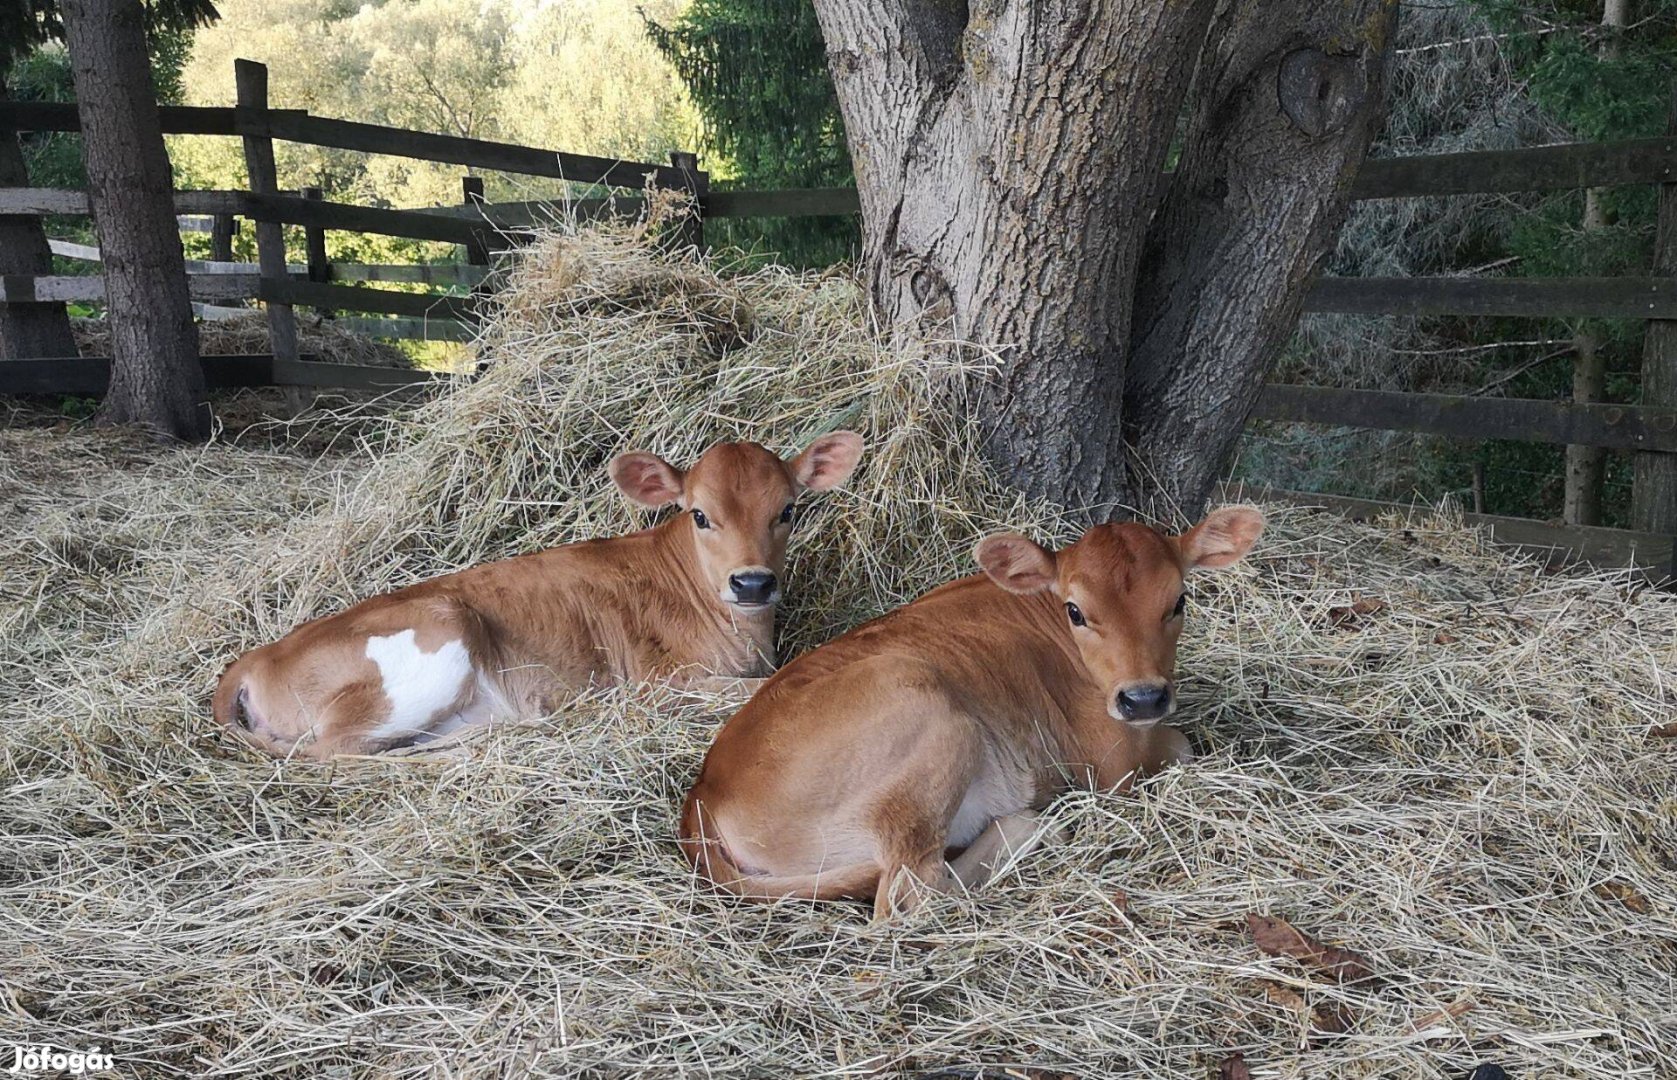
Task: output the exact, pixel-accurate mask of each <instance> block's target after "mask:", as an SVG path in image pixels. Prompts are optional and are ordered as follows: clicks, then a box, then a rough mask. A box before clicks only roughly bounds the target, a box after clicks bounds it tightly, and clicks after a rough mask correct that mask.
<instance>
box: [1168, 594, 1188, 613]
mask: <svg viewBox="0 0 1677 1080" xmlns="http://www.w3.org/2000/svg"><path fill="white" fill-rule="evenodd" d="M1187 610H1188V594H1187V593H1183V594H1182V595H1181V596H1178V597H1177V598H1176V606H1175V607H1173V608H1171V609H1170V616H1171V618H1173V619H1178V618H1181V617H1182V613H1183V612H1184V611H1187Z"/></svg>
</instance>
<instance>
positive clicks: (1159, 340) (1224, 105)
mask: <svg viewBox="0 0 1677 1080" xmlns="http://www.w3.org/2000/svg"><path fill="white" fill-rule="evenodd" d="M1286 11H1287V17H1284V18H1283V17H1278V9H1277V7H1276V5H1273V4H1265V3H1261V2H1258V3H1247V2H1241V3H1234V4H1225V5H1224V7H1223V9H1222V10H1221V11H1220V12H1219V15H1218V19H1217V22H1216V24H1215V25H1214V26H1213V27H1212V30H1211V33H1210V35H1209V38H1208V40H1207V42H1206V46H1205V51H1204V52H1203V53H1202V54H1201V59H1200V70H1199V74H1198V75H1197V76H1196V79H1195V88H1194V94H1193V97H1192V102H1191V106H1190V107H1191V109H1192V113H1191V117H1190V120H1189V123H1188V131H1187V137H1186V139H1185V141H1184V146H1183V152H1182V157H1181V159H1180V160H1179V162H1178V163H1177V167H1176V172H1175V175H1174V176H1173V178H1172V180H1171V184H1170V187H1169V190H1168V191H1167V192H1166V194H1165V198H1164V203H1163V205H1162V206H1161V207H1160V209H1159V213H1158V214H1157V216H1156V217H1155V218H1154V220H1153V224H1152V227H1151V228H1150V229H1149V230H1148V236H1147V252H1146V261H1145V263H1144V265H1143V270H1142V275H1141V280H1140V282H1139V284H1138V286H1137V288H1136V294H1135V310H1136V316H1135V329H1134V331H1133V333H1132V336H1131V347H1132V348H1133V350H1134V353H1133V355H1132V358H1131V360H1130V367H1131V370H1130V374H1129V377H1128V379H1127V380H1126V384H1125V393H1124V414H1123V415H1124V431H1125V440H1126V442H1127V443H1128V445H1129V446H1130V447H1131V453H1132V459H1131V462H1132V465H1131V470H1132V475H1134V476H1135V477H1136V478H1137V480H1138V484H1137V487H1138V491H1137V492H1136V496H1137V498H1138V499H1139V501H1140V504H1141V506H1142V508H1143V509H1144V510H1146V511H1148V512H1149V513H1151V514H1152V515H1153V516H1155V517H1158V518H1160V519H1161V520H1169V519H1171V518H1172V517H1173V516H1176V517H1182V516H1186V517H1189V518H1196V517H1197V516H1198V514H1199V511H1200V509H1201V508H1202V506H1203V504H1204V502H1205V500H1206V498H1207V497H1208V496H1209V495H1210V493H1211V491H1212V488H1213V486H1214V485H1215V484H1216V483H1217V481H1218V480H1220V479H1222V477H1223V475H1224V472H1225V470H1226V469H1227V468H1228V463H1229V460H1230V459H1231V458H1232V457H1233V455H1234V451H1235V446H1236V444H1237V442H1238V440H1239V438H1240V433H1241V430H1242V428H1243V427H1244V426H1245V423H1246V416H1247V414H1248V413H1249V412H1251V410H1252V406H1253V405H1255V404H1256V403H1257V400H1258V395H1259V393H1261V392H1262V390H1263V384H1264V378H1265V376H1266V375H1267V374H1268V373H1269V371H1270V368H1271V366H1272V364H1273V361H1274V359H1275V357H1276V356H1277V355H1279V353H1280V351H1281V349H1282V348H1283V347H1285V345H1286V343H1287V339H1288V338H1289V337H1290V336H1291V335H1292V332H1293V329H1294V327H1295V326H1296V325H1297V323H1298V316H1299V310H1300V308H1301V307H1302V306H1303V304H1304V296H1305V292H1306V290H1307V288H1308V286H1309V284H1310V281H1311V279H1313V278H1314V277H1315V275H1316V271H1317V270H1318V268H1319V267H1320V264H1321V262H1322V260H1323V259H1324V258H1326V257H1327V255H1328V254H1329V253H1330V252H1331V251H1332V250H1333V244H1334V239H1335V237H1337V236H1338V235H1339V229H1340V226H1341V225H1343V224H1344V222H1345V216H1346V213H1347V212H1348V210H1349V209H1350V205H1351V184H1352V181H1354V180H1355V179H1356V175H1357V170H1358V168H1359V167H1360V166H1361V165H1362V162H1363V160H1364V158H1366V157H1367V155H1368V147H1369V144H1370V143H1371V142H1372V141H1373V139H1374V134H1375V131H1376V129H1377V128H1378V127H1379V123H1380V120H1381V117H1382V116H1383V114H1384V109H1383V108H1382V104H1383V102H1384V100H1385V90H1386V69H1387V58H1388V56H1389V54H1390V47H1391V43H1392V41H1393V39H1394V38H1395V26H1394V18H1395V15H1396V7H1395V4H1393V3H1390V2H1386V0H1360V2H1356V3H1349V4H1299V5H1294V6H1291V7H1289V8H1287V9H1286Z"/></svg>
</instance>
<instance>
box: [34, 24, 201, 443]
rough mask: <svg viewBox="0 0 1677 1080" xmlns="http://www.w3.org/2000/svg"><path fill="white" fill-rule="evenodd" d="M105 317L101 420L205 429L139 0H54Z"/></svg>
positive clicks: (186, 432) (194, 332)
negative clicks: (100, 266) (107, 374)
mask: <svg viewBox="0 0 1677 1080" xmlns="http://www.w3.org/2000/svg"><path fill="white" fill-rule="evenodd" d="M62 9H63V16H64V31H65V39H66V43H67V44H68V46H69V50H70V65H71V72H72V74H73V75H74V78H75V84H76V99H77V104H78V106H79V112H80V115H81V122H82V139H83V143H84V146H85V153H86V157H87V177H88V196H89V200H90V202H91V204H92V209H93V219H94V225H95V227H96V228H97V231H98V234H99V247H100V251H101V254H102V255H103V258H104V268H105V303H106V309H107V312H108V315H107V317H108V318H109V319H110V322H111V385H110V390H109V391H108V392H107V393H106V396H105V402H104V405H103V407H102V408H101V409H100V413H99V420H100V422H101V423H106V424H123V423H137V424H140V425H143V426H144V427H146V428H147V429H148V430H150V431H151V432H152V433H153V434H154V435H156V436H158V437H160V438H186V439H190V438H202V437H204V436H206V435H207V434H208V433H209V411H208V408H207V407H206V406H205V404H204V375H203V370H202V368H200V366H199V364H198V328H197V327H196V325H194V323H193V321H192V304H191V300H190V297H189V296H188V293H187V285H186V261H185V254H184V252H183V250H182V248H181V240H180V231H179V228H178V226H177V225H176V223H175V205H174V196H173V193H172V192H173V182H172V178H171V175H170V169H169V156H168V152H167V151H166V149H165V148H164V145H163V132H162V129H161V127H160V124H159V121H158V114H157V99H156V95H155V92H154V90H153V87H152V82H151V67H150V63H149V61H148V59H147V54H146V35H145V22H144V15H143V12H142V10H141V6H140V2H139V0H63V4H62Z"/></svg>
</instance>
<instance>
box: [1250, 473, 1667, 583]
mask: <svg viewBox="0 0 1677 1080" xmlns="http://www.w3.org/2000/svg"><path fill="white" fill-rule="evenodd" d="M1218 498H1219V499H1220V500H1222V501H1224V502H1245V501H1258V502H1262V501H1266V500H1273V501H1275V502H1284V503H1290V504H1292V505H1295V506H1303V507H1317V508H1320V509H1323V510H1328V511H1331V512H1333V513H1335V514H1338V515H1340V516H1341V517H1347V518H1352V519H1355V520H1372V519H1375V518H1378V517H1380V516H1382V515H1384V514H1396V515H1398V516H1399V517H1400V518H1401V519H1403V520H1405V521H1408V520H1414V519H1416V518H1424V517H1428V516H1431V515H1432V514H1433V513H1434V509H1433V507H1431V506H1427V505H1426V504H1424V503H1399V502H1384V501H1380V500H1376V499H1356V498H1351V497H1349V496H1345V495H1321V494H1317V493H1315V492H1307V491H1285V490H1278V489H1274V488H1268V487H1259V486H1255V485H1250V484H1223V485H1220V486H1219V489H1218ZM1461 517H1462V520H1463V522H1465V523H1466V524H1468V525H1475V526H1482V527H1485V528H1488V529H1489V530H1490V532H1491V538H1492V539H1493V540H1495V541H1496V542H1497V543H1499V544H1504V545H1507V546H1509V547H1514V548H1519V549H1521V550H1525V551H1532V552H1538V553H1560V554H1562V555H1564V556H1570V557H1571V558H1574V559H1577V560H1581V561H1583V562H1588V563H1591V564H1593V565H1595V566H1603V567H1618V566H1632V565H1635V566H1638V567H1644V568H1649V569H1652V570H1654V571H1655V572H1656V574H1658V573H1659V572H1660V568H1663V567H1666V566H1669V565H1670V561H1671V548H1672V540H1671V537H1669V536H1662V535H1661V534H1659V533H1651V532H1641V531H1637V530H1633V529H1609V528H1604V527H1601V526H1594V525H1558V524H1553V523H1551V522H1547V521H1538V520H1536V519H1534V518H1520V517H1508V516H1505V515H1501V514H1475V513H1470V512H1464V513H1463V514H1462V515H1461Z"/></svg>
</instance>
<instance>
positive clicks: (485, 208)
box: [408, 195, 646, 233]
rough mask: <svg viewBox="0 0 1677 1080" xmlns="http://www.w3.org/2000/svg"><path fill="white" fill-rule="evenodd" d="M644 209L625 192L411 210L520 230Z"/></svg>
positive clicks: (641, 201)
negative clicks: (576, 197) (597, 196)
mask: <svg viewBox="0 0 1677 1080" xmlns="http://www.w3.org/2000/svg"><path fill="white" fill-rule="evenodd" d="M645 211H646V200H645V199H643V198H641V197H639V196H635V195H622V196H617V197H614V198H609V199H532V200H529V201H525V202H504V203H484V204H483V205H482V206H475V207H474V206H424V207H419V208H416V209H414V210H410V211H408V212H409V213H416V214H430V215H433V216H435V217H450V218H459V219H461V220H464V221H472V222H484V221H487V222H488V223H489V224H490V225H491V226H492V227H493V228H495V229H498V230H500V231H502V232H511V233H518V232H522V231H524V230H527V229H531V228H542V227H545V226H548V225H553V224H555V223H557V222H564V221H574V220H577V219H581V220H584V221H592V220H594V219H596V218H601V217H627V218H634V217H639V216H640V215H641V214H642V213H644V212H645Z"/></svg>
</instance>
